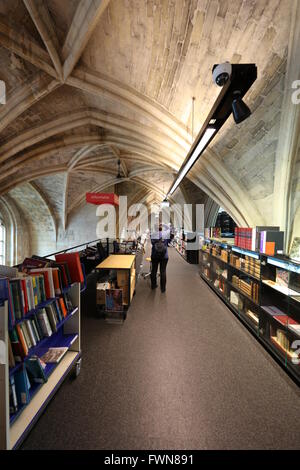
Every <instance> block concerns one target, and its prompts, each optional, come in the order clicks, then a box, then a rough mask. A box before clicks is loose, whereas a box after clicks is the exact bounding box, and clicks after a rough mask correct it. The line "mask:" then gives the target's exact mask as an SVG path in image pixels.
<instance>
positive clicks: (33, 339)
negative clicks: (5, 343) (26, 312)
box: [25, 320, 36, 346]
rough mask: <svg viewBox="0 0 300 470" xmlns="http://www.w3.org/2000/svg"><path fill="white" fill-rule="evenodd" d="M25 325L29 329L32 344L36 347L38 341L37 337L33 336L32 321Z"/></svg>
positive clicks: (27, 321)
mask: <svg viewBox="0 0 300 470" xmlns="http://www.w3.org/2000/svg"><path fill="white" fill-rule="evenodd" d="M25 324H26V327H27V330H28V334H29V337H30V341H31V344H32V345H33V346H36V340H35V337H34V334H33V330H32V326H31V323H30V320H26V322H25Z"/></svg>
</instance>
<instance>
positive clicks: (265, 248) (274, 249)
mask: <svg viewBox="0 0 300 470" xmlns="http://www.w3.org/2000/svg"><path fill="white" fill-rule="evenodd" d="M283 242H284V232H282V231H280V230H279V227H255V228H250V227H235V229H234V244H235V246H237V247H240V248H244V249H246V250H251V251H257V252H260V253H265V254H267V255H271V256H272V255H275V254H276V253H278V254H280V253H282V252H283Z"/></svg>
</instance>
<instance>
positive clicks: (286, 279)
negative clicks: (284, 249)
mask: <svg viewBox="0 0 300 470" xmlns="http://www.w3.org/2000/svg"><path fill="white" fill-rule="evenodd" d="M199 272H200V275H201V277H202V278H203V279H204V280H205V282H206V283H207V284H208V285H209V286H210V287H211V288H212V289H213V290H214V292H215V293H216V294H217V295H218V296H219V297H220V298H221V299H222V300H223V301H224V303H226V305H227V306H228V307H229V308H230V309H231V310H232V311H233V313H234V314H235V315H236V316H237V317H238V318H239V319H240V320H241V321H242V322H243V323H244V325H245V326H247V328H248V329H249V330H250V331H251V332H252V333H253V335H254V336H255V337H256V338H257V340H258V341H260V342H261V343H262V344H263V346H264V347H265V348H266V349H267V350H268V351H269V352H270V353H271V354H272V356H273V357H274V358H276V360H277V361H278V362H279V363H280V364H281V365H282V366H283V367H284V368H285V370H286V371H287V372H288V373H289V374H290V375H291V376H292V377H293V379H294V380H295V381H296V382H297V383H298V384H299V383H300V302H299V301H300V264H299V263H295V262H293V261H291V260H289V259H287V258H286V257H284V256H280V255H278V256H277V257H275V256H268V255H266V254H262V253H259V252H256V251H252V250H248V249H245V248H241V247H237V246H235V245H232V244H231V243H228V244H227V243H225V242H224V240H223V239H222V240H219V241H218V240H217V239H216V238H214V239H206V240H205V243H204V244H203V246H202V249H201V250H200V251H199Z"/></svg>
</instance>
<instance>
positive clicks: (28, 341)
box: [20, 322, 32, 349]
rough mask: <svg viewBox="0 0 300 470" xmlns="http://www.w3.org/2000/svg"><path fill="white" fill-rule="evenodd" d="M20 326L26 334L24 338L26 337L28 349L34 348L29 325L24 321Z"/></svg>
mask: <svg viewBox="0 0 300 470" xmlns="http://www.w3.org/2000/svg"><path fill="white" fill-rule="evenodd" d="M20 328H21V330H22V333H23V335H24V338H25V341H26V344H27V347H28V349H30V348H32V342H31V339H30V335H29V331H28V329H27V325H26V324H25V323H24V322H23V323H20Z"/></svg>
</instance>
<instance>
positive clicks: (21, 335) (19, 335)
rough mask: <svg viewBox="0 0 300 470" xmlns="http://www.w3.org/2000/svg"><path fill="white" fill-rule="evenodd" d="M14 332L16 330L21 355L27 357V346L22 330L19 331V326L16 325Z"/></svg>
mask: <svg viewBox="0 0 300 470" xmlns="http://www.w3.org/2000/svg"><path fill="white" fill-rule="evenodd" d="M16 330H17V333H18V338H19V342H20V343H21V347H22V351H23V354H24V356H27V354H28V346H27V344H26V341H25V336H24V334H23V330H22V329H21V326H20V325H16Z"/></svg>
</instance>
